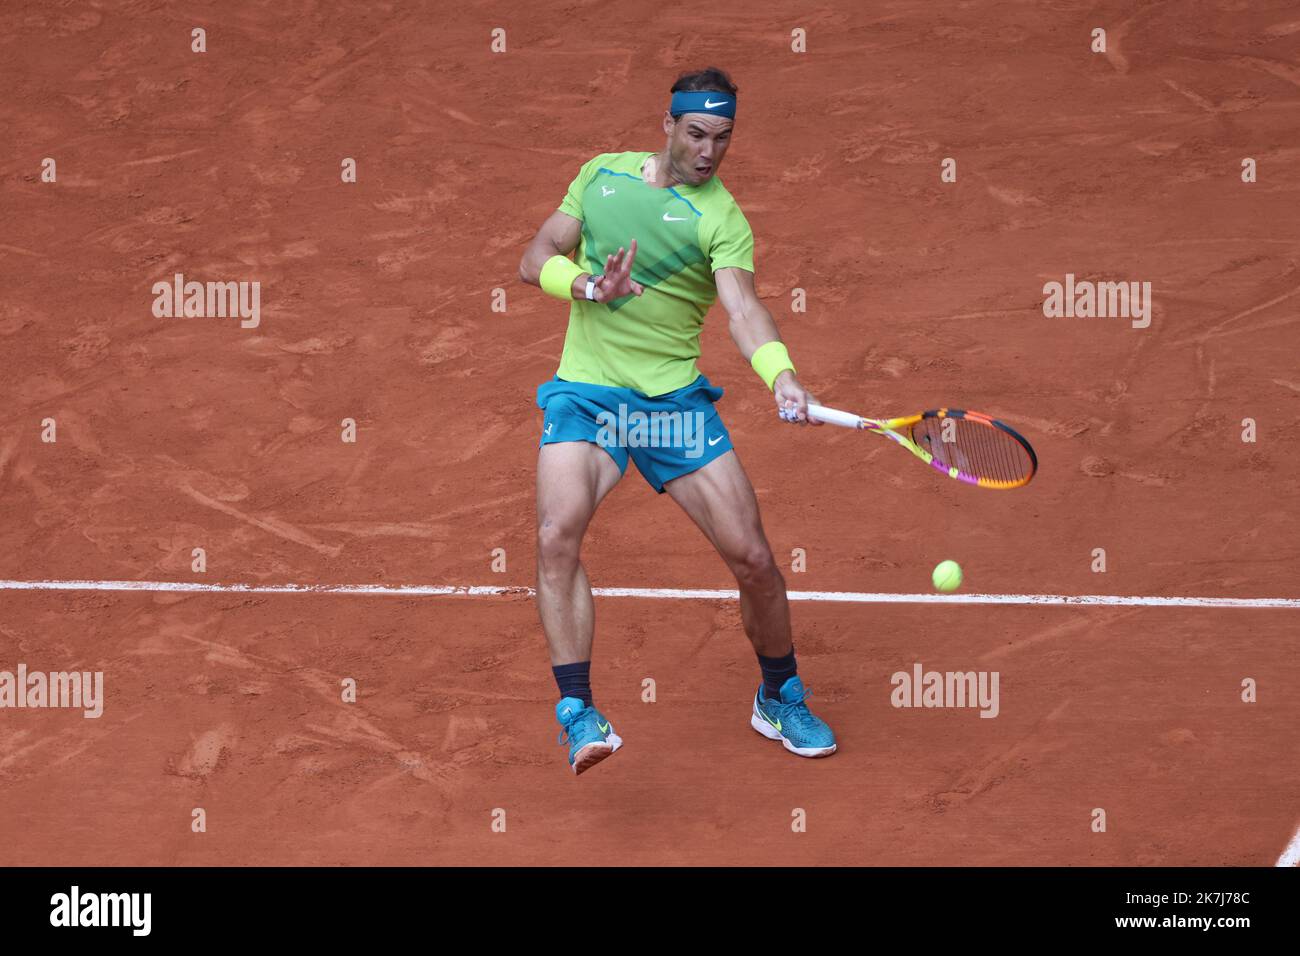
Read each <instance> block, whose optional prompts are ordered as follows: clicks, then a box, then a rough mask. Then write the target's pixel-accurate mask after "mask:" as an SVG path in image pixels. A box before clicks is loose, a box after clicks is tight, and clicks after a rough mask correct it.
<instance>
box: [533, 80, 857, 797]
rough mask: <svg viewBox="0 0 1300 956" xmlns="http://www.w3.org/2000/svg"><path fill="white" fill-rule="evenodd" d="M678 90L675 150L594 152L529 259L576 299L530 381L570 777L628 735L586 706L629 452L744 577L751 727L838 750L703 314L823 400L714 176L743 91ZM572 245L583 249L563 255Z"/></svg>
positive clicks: (784, 396) (670, 125) (771, 381)
mask: <svg viewBox="0 0 1300 956" xmlns="http://www.w3.org/2000/svg"><path fill="white" fill-rule="evenodd" d="M671 92H672V100H671V103H670V105H669V109H668V111H667V112H666V114H665V115H664V118H663V130H664V133H665V134H666V135H667V142H666V144H665V145H664V148H663V149H661V150H660V151H659V152H658V153H649V152H630V153H602V154H601V155H599V156H596V157H595V158H594V159H592V160H590V161H589V162H587V163H586V164H584V165H583V167H582V169H581V170H580V171H579V173H578V176H577V178H576V179H574V180H573V182H572V183H571V184H570V185H569V191H568V195H566V196H565V197H564V200H563V202H561V203H560V207H559V209H558V210H557V211H556V212H554V213H552V214H551V217H550V218H549V219H547V220H546V222H545V223H543V224H542V227H541V229H540V230H538V233H537V235H536V237H535V238H534V239H533V241H532V243H531V244H530V245H529V247H528V250H527V251H526V252H525V253H524V257H523V260H522V262H521V263H520V265H519V278H520V279H522V280H523V281H524V282H527V283H530V284H533V285H540V286H541V288H542V289H543V290H544V291H546V292H547V293H549V294H550V295H553V296H555V297H556V298H559V299H564V300H566V301H572V303H573V304H572V306H571V307H570V309H569V329H568V333H567V335H566V336H565V340H564V353H563V355H562V356H561V358H560V367H559V371H558V372H557V374H556V376H555V377H554V378H553V379H551V380H550V381H549V382H545V383H543V384H542V385H541V386H540V387H539V388H538V389H537V404H538V405H539V406H540V407H541V408H542V409H543V410H544V415H543V420H542V438H541V450H540V452H539V454H538V459H537V605H538V609H539V611H540V614H541V619H542V628H543V629H544V630H545V632H546V640H547V643H548V644H549V645H550V652H551V664H552V670H553V671H554V673H555V680H556V683H557V684H558V685H559V689H560V698H561V700H560V702H559V704H558V705H556V710H555V712H556V717H557V718H558V719H559V721H560V725H561V726H562V727H563V733H562V734H561V741H563V740H564V737H565V735H566V734H567V738H568V743H569V766H570V767H572V768H573V771H574V773H582V772H583V771H585V770H587V769H588V768H590V767H592V766H593V765H595V764H596V763H598V762H600V761H601V760H603V759H605V758H606V757H608V756H609V755H610V754H612V753H613V752H614V751H616V750H617V749H618V748H619V747H620V746H621V745H622V743H623V741H622V739H621V738H620V737H619V736H618V735H617V734H616V733H615V732H614V728H613V726H612V725H611V724H610V722H609V720H608V719H607V718H606V717H605V716H604V715H603V714H602V713H600V712H599V711H598V710H596V708H595V706H594V705H593V703H592V694H591V645H592V638H593V635H594V630H595V626H594V608H593V606H592V597H591V585H590V583H589V582H588V580H587V573H586V571H585V570H584V569H583V566H582V563H581V561H580V560H579V558H578V554H579V551H580V549H581V546H582V539H583V535H584V534H585V532H586V530H587V525H588V523H589V522H590V521H591V518H592V515H593V514H594V513H595V511H596V508H597V506H598V505H599V504H600V502H601V499H603V498H604V497H605V495H607V494H608V493H609V491H610V490H611V489H612V488H613V487H614V485H615V484H617V483H618V480H619V479H620V478H621V477H622V476H623V472H624V471H626V470H627V463H628V460H629V458H630V459H631V460H632V461H633V462H635V463H636V467H637V470H638V471H640V472H641V475H642V477H644V478H645V480H646V481H647V482H649V483H650V486H651V487H652V488H654V490H655V491H657V492H659V493H661V494H662V493H663V492H665V491H667V492H668V494H669V495H671V496H672V498H673V500H674V501H676V502H677V503H678V504H679V505H681V507H682V509H683V510H684V511H685V512H686V513H687V514H688V515H690V517H691V518H692V519H693V520H694V521H695V523H696V524H697V525H699V527H700V530H702V531H703V532H704V534H705V535H706V536H707V537H708V538H709V540H710V541H711V542H713V544H714V546H715V547H716V548H717V549H718V553H719V554H720V555H721V556H722V559H723V560H724V561H725V562H726V563H727V566H728V567H729V568H730V569H731V571H732V573H733V574H735V576H736V582H737V583H738V584H739V586H740V611H741V616H742V618H743V621H744V626H745V633H746V634H747V635H748V636H749V640H750V642H751V643H752V644H753V645H754V650H755V651H756V652H757V654H758V664H759V669H760V671H761V673H762V684H761V686H760V687H759V689H758V691H757V693H756V694H755V695H754V704H753V713H752V715H751V717H750V725H751V726H752V727H753V728H754V729H755V730H757V731H758V732H759V733H761V734H763V736H765V737H768V738H770V739H772V740H780V741H782V742H783V744H784V745H785V748H786V749H787V750H789V751H791V752H793V753H796V754H798V755H799V756H801V757H823V756H826V755H827V754H831V753H833V752H834V751H835V735H834V734H833V733H832V732H831V729H830V727H828V726H827V725H826V724H825V722H824V721H822V720H821V719H820V718H818V717H816V716H814V715H813V714H812V713H811V712H810V711H809V709H808V705H807V704H805V703H804V700H805V699H806V698H807V696H808V692H807V691H805V689H804V686H803V683H802V682H801V681H800V679H799V677H798V674H797V672H796V667H795V656H794V646H793V644H792V642H791V637H790V607H789V604H788V603H787V601H786V592H785V580H784V579H783V578H782V577H781V572H780V571H779V570H778V569H777V566H776V562H775V561H774V560H773V558H772V549H771V548H770V547H769V546H768V543H767V538H766V537H765V536H764V534H763V526H762V523H761V521H760V520H759V514H758V502H757V500H756V499H755V497H754V489H753V487H752V486H751V485H750V483H749V478H748V477H747V476H746V474H745V470H744V469H743V468H741V466H740V460H739V459H738V458H737V457H736V453H735V451H733V450H732V446H731V439H730V437H729V436H728V434H727V429H726V426H724V425H723V424H722V419H721V418H720V417H719V416H718V412H717V410H716V409H715V408H714V407H713V403H714V402H716V401H717V400H718V399H719V398H721V397H722V389H720V388H715V387H714V386H712V385H710V384H709V380H708V379H707V378H705V377H704V376H703V375H701V374H700V372H699V370H698V369H697V368H696V365H695V360H696V359H697V358H698V357H699V354H700V329H701V327H702V326H703V322H704V315H705V313H706V312H708V310H709V307H710V306H711V305H712V304H713V302H714V300H715V298H721V299H722V305H723V307H724V308H725V309H726V310H727V315H728V316H729V319H730V330H731V337H732V339H733V340H734V341H735V343H736V346H737V347H738V348H739V349H740V351H741V353H742V354H743V355H744V356H745V358H747V359H749V361H750V363H751V364H752V365H753V367H754V370H755V371H756V372H757V373H758V374H759V376H760V377H761V378H762V379H763V381H764V382H765V383H766V385H767V387H768V388H770V389H772V391H773V394H774V396H775V398H776V404H777V408H778V410H779V412H780V414H781V417H782V418H784V419H786V420H787V421H793V422H800V423H804V422H807V421H808V415H807V409H808V403H809V402H810V401H813V397H812V396H811V395H810V394H809V393H808V392H807V391H805V390H804V388H803V386H801V385H800V384H799V380H798V379H797V378H796V377H795V369H794V365H793V364H792V363H791V362H790V356H789V354H788V353H787V351H786V347H785V346H784V345H783V344H782V343H781V340H780V337H779V336H778V334H777V328H776V323H775V322H774V321H773V320H772V316H771V315H770V314H769V313H768V311H767V309H766V308H764V306H763V303H762V302H760V301H759V299H758V295H757V293H756V292H755V290H754V237H753V233H752V232H751V231H750V228H749V223H748V222H747V221H746V220H745V217H744V215H743V214H742V213H741V211H740V207H739V206H737V205H736V201H735V200H734V199H732V198H731V193H729V192H728V191H727V189H726V187H725V186H723V184H722V182H721V180H719V179H718V178H717V174H718V168H719V167H720V166H721V165H722V160H723V157H724V156H726V153H727V147H728V146H729V145H730V143H731V132H732V127H733V125H734V122H735V117H736V87H735V85H734V84H733V83H732V82H731V79H730V77H728V76H727V74H726V73H724V72H723V71H721V70H718V69H715V68H709V69H706V70H703V71H700V72H698V73H687V74H683V75H682V76H680V77H679V78H678V79H677V82H675V83H674V84H673V86H672V91H671ZM574 249H576V250H577V256H576V261H573V260H570V259H569V258H568V254H569V253H570V252H572V251H573V250H574ZM638 422H639V423H640V427H639V429H638V424H637V423H638ZM628 423H631V426H630V427H628ZM647 424H649V425H650V426H655V425H658V426H661V427H658V428H655V427H650V428H647V427H645V426H646V425H647ZM814 424H817V423H814ZM656 439H659V440H656Z"/></svg>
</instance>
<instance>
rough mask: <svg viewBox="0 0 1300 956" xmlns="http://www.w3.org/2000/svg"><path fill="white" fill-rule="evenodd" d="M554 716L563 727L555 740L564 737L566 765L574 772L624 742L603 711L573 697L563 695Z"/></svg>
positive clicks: (607, 754) (561, 741)
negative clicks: (567, 754) (567, 753)
mask: <svg viewBox="0 0 1300 956" xmlns="http://www.w3.org/2000/svg"><path fill="white" fill-rule="evenodd" d="M555 719H556V720H558V721H559V722H560V726H561V727H563V728H564V730H563V731H561V732H560V739H559V741H558V742H559V743H564V742H565V739H566V737H567V739H568V743H569V766H570V767H572V768H573V772H574V773H575V774H576V773H582V772H583V771H584V770H590V769H591V768H592V767H594V766H595V765H596V764H598V763H600V762H601V761H602V760H604V759H605V758H606V757H608V756H609V755H610V754H612V753H613V752H614V751H615V750H617V749H618V748H619V747H621V746H623V738H622V737H620V736H619V735H618V734H616V733H614V727H613V725H612V724H611V723H610V722H609V721H608V720H606V719H605V717H604V715H603V714H601V713H600V711H598V710H596V708H594V707H588V706H587V705H586V704H584V703H583V702H582V701H580V700H579V699H578V698H576V697H566V698H564V699H563V700H562V701H560V702H559V703H558V704H556V705H555Z"/></svg>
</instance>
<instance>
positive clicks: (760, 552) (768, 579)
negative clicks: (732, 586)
mask: <svg viewBox="0 0 1300 956" xmlns="http://www.w3.org/2000/svg"><path fill="white" fill-rule="evenodd" d="M732 570H733V571H734V572H735V575H736V580H737V581H738V582H739V583H740V584H741V585H742V586H743V587H750V588H757V589H760V590H765V591H766V590H773V589H775V588H777V587H779V586H781V585H782V584H783V583H784V579H783V578H782V577H781V571H780V569H779V568H778V567H777V566H776V559H775V558H773V557H772V549H771V548H769V547H768V546H767V542H766V541H763V540H762V539H761V538H760V539H758V540H757V541H754V542H752V543H749V544H747V545H746V546H745V547H744V548H743V549H742V550H741V551H740V552H739V553H738V554H737V555H736V557H735V558H734V559H733V561H732Z"/></svg>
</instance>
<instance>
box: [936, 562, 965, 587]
mask: <svg viewBox="0 0 1300 956" xmlns="http://www.w3.org/2000/svg"><path fill="white" fill-rule="evenodd" d="M930 580H931V581H933V582H934V589H935V590H936V591H944V592H948V591H955V590H957V589H958V588H959V587H961V565H960V564H958V563H957V562H956V561H940V562H939V563H938V564H937V565H935V567H934V573H933V574H931V575H930Z"/></svg>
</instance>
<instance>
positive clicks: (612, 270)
mask: <svg viewBox="0 0 1300 956" xmlns="http://www.w3.org/2000/svg"><path fill="white" fill-rule="evenodd" d="M634 261H636V240H635V239H633V240H632V241H631V243H629V244H628V248H627V249H626V250H624V249H623V247H622V246H620V247H619V249H618V252H617V253H615V254H613V255H609V256H606V257H605V274H604V275H602V276H601V277H600V278H599V279H597V280H596V289H595V292H594V293H593V295H595V297H596V301H597V302H609V301H610V300H611V299H621V298H622V297H623V296H625V295H640V294H641V293H643V292H645V286H643V285H641V283H639V282H636V281H633V279H632V263H633V262H634Z"/></svg>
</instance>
